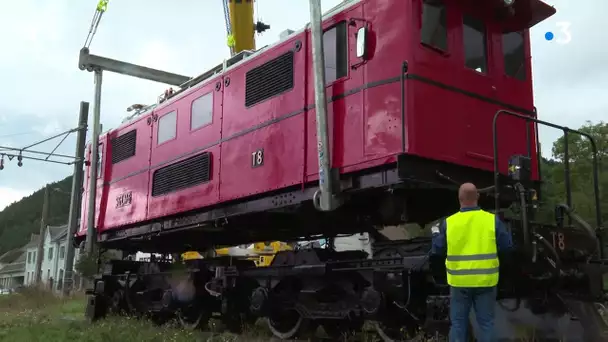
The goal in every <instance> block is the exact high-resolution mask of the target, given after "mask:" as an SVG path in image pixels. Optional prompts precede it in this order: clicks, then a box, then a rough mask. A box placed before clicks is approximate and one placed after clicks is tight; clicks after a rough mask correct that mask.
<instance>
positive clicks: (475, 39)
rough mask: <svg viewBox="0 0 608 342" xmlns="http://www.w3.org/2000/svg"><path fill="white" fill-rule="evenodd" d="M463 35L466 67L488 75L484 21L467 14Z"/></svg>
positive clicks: (464, 18)
mask: <svg viewBox="0 0 608 342" xmlns="http://www.w3.org/2000/svg"><path fill="white" fill-rule="evenodd" d="M462 35H463V43H464V63H465V66H466V67H467V68H469V69H473V70H475V71H477V72H480V73H484V74H485V73H487V72H488V70H487V69H488V58H487V55H486V53H487V43H486V42H487V38H486V27H485V25H484V23H483V21H481V20H480V19H477V18H475V17H472V16H470V15H467V14H465V15H464V16H463V31H462Z"/></svg>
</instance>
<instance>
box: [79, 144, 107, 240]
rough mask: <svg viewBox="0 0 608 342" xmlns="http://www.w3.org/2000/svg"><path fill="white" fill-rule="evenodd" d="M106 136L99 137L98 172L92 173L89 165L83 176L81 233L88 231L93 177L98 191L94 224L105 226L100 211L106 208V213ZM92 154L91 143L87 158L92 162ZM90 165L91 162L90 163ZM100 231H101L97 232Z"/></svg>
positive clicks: (97, 227)
mask: <svg viewBox="0 0 608 342" xmlns="http://www.w3.org/2000/svg"><path fill="white" fill-rule="evenodd" d="M106 145H107V144H106V136H100V137H99V145H98V156H97V174H91V167H90V166H87V167H86V168H85V174H84V177H83V184H82V185H83V188H84V189H85V190H84V192H83V195H82V198H83V201H82V203H81V210H82V211H81V217H82V220H81V224H80V226H79V233H80V234H86V232H87V224H88V212H89V210H90V208H89V200H88V198H89V194H90V191H89V189H90V185H89V184H90V182H91V177H95V178H96V179H97V181H96V192H95V208H94V210H95V219H94V222H95V223H94V226H95V228H96V229H101V228H103V227H102V225H103V220H101V219H100V217H103V215H100V211H101V210H104V213H105V207H104V205H102V204H103V203H102V199H103V198H104V197H103V195H104V192H105V191H104V190H105V188H106V187H105V186H104V177H105V173H106V172H105V167H104V165H105V155H106ZM91 156H92V151H91V145H89V146H88V148H87V151H86V157H85V159H86V160H87V161H88V162H89V163H90V161H91ZM89 165H90V164H89ZM97 233H99V232H97Z"/></svg>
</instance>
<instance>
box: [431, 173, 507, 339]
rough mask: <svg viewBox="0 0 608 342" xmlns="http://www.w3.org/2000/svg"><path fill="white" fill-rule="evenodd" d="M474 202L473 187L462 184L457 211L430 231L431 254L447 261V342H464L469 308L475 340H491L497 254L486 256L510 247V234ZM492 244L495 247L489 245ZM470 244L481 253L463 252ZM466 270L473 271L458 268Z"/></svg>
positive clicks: (497, 219)
mask: <svg viewBox="0 0 608 342" xmlns="http://www.w3.org/2000/svg"><path fill="white" fill-rule="evenodd" d="M478 199H479V192H478V191H477V188H476V187H475V185H473V184H471V183H465V184H462V185H461V187H460V189H459V191H458V200H459V202H460V211H459V212H458V213H456V214H454V215H451V216H450V217H448V218H446V219H443V220H441V221H440V223H439V225H437V226H434V227H432V228H431V231H432V236H433V237H432V248H431V254H433V255H439V256H444V257H446V260H447V262H446V270H447V272H448V283H449V284H450V321H451V327H450V341H460V342H464V341H465V340H466V337H467V330H468V329H467V328H468V322H469V320H468V318H469V312H470V311H471V308H473V309H474V310H475V316H476V318H477V323H478V326H479V330H480V331H479V334H478V336H476V337H477V340H478V341H482V342H483V341H493V330H494V308H495V303H496V285H497V282H498V267H494V266H498V256H497V253H494V252H492V253H488V251H489V250H494V251H497V252H498V253H501V252H505V251H507V250H510V249H511V248H512V247H513V241H512V238H511V234H510V233H509V231H508V230H507V229H506V227H505V225H504V223H503V222H502V221H501V220H500V218H499V217H498V216H495V215H494V214H492V213H488V212H486V211H484V210H482V209H481V208H480V207H479V205H478ZM448 222H450V231H451V232H453V233H451V234H452V235H453V236H452V237H451V238H452V240H449V239H450V236H448V234H447V231H448V228H447V223H448ZM492 232H494V233H495V242H493V241H491V240H494V239H490V240H488V234H492ZM490 236H491V235H490ZM494 243H495V244H496V246H495V247H494V246H492V244H494ZM473 245H474V247H473V250H475V249H477V248H482V249H484V248H485V249H484V251H482V252H475V253H465V252H467V250H468V251H470V250H471V246H473ZM448 246H451V248H452V251H451V252H450V254H448ZM478 246H480V247H478ZM477 253H479V254H477ZM466 254H473V255H466ZM449 255H451V258H450V256H449ZM478 260H479V261H478ZM471 261H473V262H471ZM459 262H460V264H458V263H459ZM475 262H478V264H479V265H485V264H484V263H487V262H490V263H491V265H493V266H492V267H494V268H487V267H486V268H484V267H479V268H477V269H476V268H475V267H473V266H470V265H476V264H475ZM448 263H450V265H454V264H456V266H457V267H455V268H458V269H455V270H450V269H449V268H448V267H447V265H448ZM463 265H464V266H463ZM466 267H473V268H471V269H462V268H466ZM489 270H492V272H490V271H489ZM459 277H462V278H464V280H463V279H459ZM466 277H469V278H466ZM475 282H479V283H475ZM455 284H456V285H455ZM462 284H467V285H462Z"/></svg>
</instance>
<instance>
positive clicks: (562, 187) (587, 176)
mask: <svg viewBox="0 0 608 342" xmlns="http://www.w3.org/2000/svg"><path fill="white" fill-rule="evenodd" d="M578 130H579V131H581V132H584V133H587V134H589V135H590V136H591V137H592V138H593V140H594V141H595V144H596V148H597V163H598V168H599V175H598V176H599V179H598V184H599V190H600V191H599V193H600V208H601V211H602V221H603V222H606V221H607V220H608V195H607V193H608V175H606V173H602V172H601V170H602V169H605V168H606V166H607V164H608V123H604V122H599V123H597V124H593V123H591V122H589V121H587V122H586V123H585V124H584V125H583V126H582V127H581V128H580V129H578ZM567 140H568V161H569V164H570V165H569V166H570V177H569V179H570V189H571V194H572V205H573V208H574V209H575V210H576V211H577V213H578V214H579V215H580V216H581V217H583V218H584V219H585V220H587V221H588V222H589V223H591V224H592V225H595V224H596V215H595V198H594V188H593V182H594V180H593V152H592V145H591V143H590V141H589V139H587V138H586V137H584V136H581V135H579V134H574V133H569V134H568V137H567ZM565 146H566V139H565V138H564V137H563V136H562V137H560V138H559V139H557V140H556V141H555V142H554V143H553V148H552V155H553V158H554V159H553V160H544V161H543V163H542V166H541V173H542V177H543V187H542V192H543V196H544V199H543V202H545V204H547V205H551V206H554V205H555V204H557V203H566V198H567V197H566V182H565V167H564V166H565V163H564V162H565Z"/></svg>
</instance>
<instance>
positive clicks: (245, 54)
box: [89, 0, 361, 143]
mask: <svg viewBox="0 0 608 342" xmlns="http://www.w3.org/2000/svg"><path fill="white" fill-rule="evenodd" d="M359 2H361V0H343V1H342V2H341V3H339V4H338V5H336V6H334V7H332V8H331V9H329V10H328V11H326V12H325V13H323V16H322V20H325V19H327V18H330V17H332V16H333V15H335V14H336V13H338V12H339V11H342V10H344V9H347V8H349V7H351V6H354V5H355V4H357V3H359ZM309 27H310V22H308V23H306V25H304V27H302V28H301V29H299V30H297V31H294V32H292V33H290V34H289V35H287V36H285V37H282V38H281V39H279V40H278V41H276V42H274V43H272V44H270V45H266V46H263V47H261V48H259V49H257V50H255V51H250V50H245V51H242V52H240V53H238V54H237V55H235V56H232V57H230V58H228V59H225V60H224V61H223V62H222V63H220V64H218V65H216V66H215V67H213V68H211V69H209V70H207V71H205V72H204V73H202V74H200V75H198V76H196V77H193V78H191V79H190V80H189V81H187V82H186V83H184V84H182V85H181V86H180V88H181V89H179V90H177V91H176V92H175V94H174V95H173V96H171V97H170V98H169V99H167V100H166V101H164V102H162V103H155V104H152V105H149V106H147V107H145V108H144V109H143V110H140V111H138V112H136V113H134V114H132V115H130V116H127V117H126V118H125V119H123V121H122V122H121V124H120V125H119V126H118V128H121V127H126V126H128V125H130V124H131V123H133V122H136V121H137V120H138V119H139V118H141V117H143V116H144V115H146V114H149V113H150V112H151V111H153V110H154V109H156V108H159V107H164V106H166V105H168V104H170V103H173V102H174V101H177V100H179V99H180V98H182V97H184V96H186V95H187V94H189V93H190V92H192V91H194V90H195V89H193V88H194V87H195V86H196V85H200V84H201V83H207V82H211V81H212V80H213V79H214V78H215V77H217V76H219V75H222V74H223V73H225V72H227V71H229V70H232V69H233V68H235V67H237V66H239V65H241V64H242V63H243V61H244V60H248V59H249V58H252V57H257V56H258V55H260V54H262V53H263V52H264V51H266V50H267V49H269V48H273V47H275V46H277V45H279V44H281V43H282V42H284V41H285V40H288V39H290V38H291V37H292V36H293V35H296V34H300V33H302V32H304V31H305V30H307V29H308V28H309ZM110 131H112V129H109V130H106V131H105V132H103V133H102V135H103V134H106V133H109V132H110ZM89 143H90V142H89Z"/></svg>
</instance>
